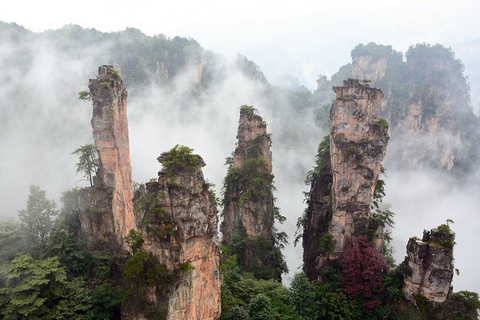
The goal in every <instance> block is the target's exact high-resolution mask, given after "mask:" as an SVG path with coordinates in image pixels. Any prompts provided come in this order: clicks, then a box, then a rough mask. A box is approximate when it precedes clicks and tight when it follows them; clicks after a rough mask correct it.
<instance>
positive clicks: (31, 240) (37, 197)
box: [18, 185, 58, 257]
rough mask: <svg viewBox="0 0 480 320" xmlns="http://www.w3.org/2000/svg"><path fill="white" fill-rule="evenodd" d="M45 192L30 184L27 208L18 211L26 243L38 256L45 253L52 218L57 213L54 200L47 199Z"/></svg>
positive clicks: (52, 223)
mask: <svg viewBox="0 0 480 320" xmlns="http://www.w3.org/2000/svg"><path fill="white" fill-rule="evenodd" d="M46 194H47V192H46V191H44V190H41V189H40V187H39V186H36V185H31V186H30V193H29V195H28V199H27V208H26V209H23V210H20V211H18V216H19V218H20V221H21V222H22V227H23V232H24V234H25V239H26V241H27V244H28V245H29V246H30V248H31V252H32V254H33V253H34V254H35V256H38V257H41V256H43V255H44V254H45V251H46V249H47V244H48V240H49V237H50V233H51V231H52V229H53V225H54V219H53V218H54V217H55V216H56V215H57V214H58V211H57V210H56V204H55V201H53V200H48V199H47V197H46Z"/></svg>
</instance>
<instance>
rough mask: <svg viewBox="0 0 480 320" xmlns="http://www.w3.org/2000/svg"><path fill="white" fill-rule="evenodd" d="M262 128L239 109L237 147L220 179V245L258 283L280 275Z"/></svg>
mask: <svg viewBox="0 0 480 320" xmlns="http://www.w3.org/2000/svg"><path fill="white" fill-rule="evenodd" d="M266 128H267V125H266V123H265V122H264V121H263V119H262V118H261V117H260V116H259V115H258V114H257V111H256V110H255V109H254V108H252V107H249V106H242V107H241V109H240V121H239V126H238V133H237V139H238V143H237V148H236V149H235V151H234V154H233V157H232V158H229V159H227V163H229V164H230V167H229V169H228V172H227V176H226V178H225V180H224V190H225V191H224V199H223V205H224V209H223V214H222V215H223V221H222V224H221V226H220V230H221V232H222V234H223V240H222V242H223V244H224V245H225V246H227V248H229V251H230V254H235V255H237V258H238V262H239V264H240V266H241V267H242V269H243V270H244V271H248V272H252V273H253V274H254V275H255V276H256V277H257V278H261V279H277V280H280V279H281V274H282V273H283V272H284V271H285V270H286V265H285V262H284V261H283V255H282V253H281V252H280V248H279V246H278V242H277V240H276V239H280V238H284V237H283V236H284V234H283V233H275V232H276V231H275V229H274V220H275V217H281V216H280V215H279V214H278V208H276V207H275V205H274V198H273V194H272V189H273V175H272V154H271V151H270V145H271V140H270V136H269V135H268V134H267V131H266Z"/></svg>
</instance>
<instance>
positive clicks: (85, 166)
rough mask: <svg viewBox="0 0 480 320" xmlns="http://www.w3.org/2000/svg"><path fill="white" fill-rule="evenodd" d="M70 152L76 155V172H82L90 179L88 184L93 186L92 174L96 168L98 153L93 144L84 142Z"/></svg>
mask: <svg viewBox="0 0 480 320" xmlns="http://www.w3.org/2000/svg"><path fill="white" fill-rule="evenodd" d="M72 154H74V155H77V156H78V162H77V164H76V165H75V166H76V168H77V174H78V173H83V174H84V176H85V178H88V180H89V181H90V186H93V180H92V176H93V174H94V173H95V172H97V170H98V166H99V163H98V154H97V150H96V149H95V145H93V144H85V145H83V146H80V148H78V149H77V150H75V151H73V152H72Z"/></svg>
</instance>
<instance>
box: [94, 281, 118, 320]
mask: <svg viewBox="0 0 480 320" xmlns="http://www.w3.org/2000/svg"><path fill="white" fill-rule="evenodd" d="M90 297H91V303H92V307H91V308H90V310H89V311H88V313H87V316H86V317H85V318H86V319H88V320H96V319H102V320H108V319H112V318H113V313H114V312H115V311H117V313H118V311H119V310H118V309H119V307H120V302H121V298H120V296H119V294H118V293H117V292H116V290H115V288H114V287H112V285H111V284H110V283H108V282H102V283H100V284H98V285H96V286H95V287H94V288H93V289H92V292H91V294H90Z"/></svg>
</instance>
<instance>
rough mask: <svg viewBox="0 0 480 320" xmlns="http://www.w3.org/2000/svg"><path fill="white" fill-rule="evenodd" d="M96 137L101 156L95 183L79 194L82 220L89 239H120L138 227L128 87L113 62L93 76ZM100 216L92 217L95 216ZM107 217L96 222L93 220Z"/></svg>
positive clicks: (89, 241)
mask: <svg viewBox="0 0 480 320" xmlns="http://www.w3.org/2000/svg"><path fill="white" fill-rule="evenodd" d="M89 89H90V97H91V99H92V102H93V117H92V128H93V139H94V141H95V146H96V148H97V152H98V156H99V169H98V172H97V175H96V176H95V177H94V179H93V181H94V186H93V187H92V188H87V189H85V190H83V191H82V192H81V193H80V194H79V201H78V202H79V204H80V205H79V206H80V208H81V212H82V214H81V215H80V220H81V224H82V228H84V229H83V231H85V232H86V233H87V235H88V237H87V239H88V243H89V244H93V243H95V242H96V241H99V240H101V239H102V238H104V237H105V236H106V233H108V234H113V235H114V237H115V238H116V241H117V242H118V243H122V239H123V237H124V236H125V235H126V234H127V233H128V232H129V230H130V229H135V219H134V212H133V203H132V200H133V185H132V174H131V166H130V151H129V139H128V121H127V90H126V89H125V86H124V85H123V81H122V79H121V78H120V76H119V74H118V71H116V70H115V69H114V68H113V66H109V65H104V66H101V67H99V69H98V76H97V78H96V79H90V84H89ZM95 215H96V216H97V217H92V216H95ZM92 219H93V221H97V220H98V221H103V222H100V223H97V224H92V223H91V222H89V221H92Z"/></svg>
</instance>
